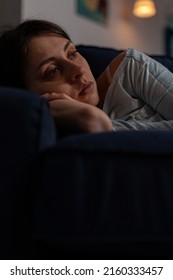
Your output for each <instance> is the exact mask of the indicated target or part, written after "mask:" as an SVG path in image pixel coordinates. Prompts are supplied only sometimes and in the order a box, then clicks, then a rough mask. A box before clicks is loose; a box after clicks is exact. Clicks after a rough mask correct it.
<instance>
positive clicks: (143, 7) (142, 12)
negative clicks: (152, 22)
mask: <svg viewBox="0 0 173 280" xmlns="http://www.w3.org/2000/svg"><path fill="white" fill-rule="evenodd" d="M133 14H134V15H135V16H137V17H141V18H148V17H152V16H154V15H155V14H156V8H155V4H154V2H153V1H152V0H136V1H135V3H134V8H133Z"/></svg>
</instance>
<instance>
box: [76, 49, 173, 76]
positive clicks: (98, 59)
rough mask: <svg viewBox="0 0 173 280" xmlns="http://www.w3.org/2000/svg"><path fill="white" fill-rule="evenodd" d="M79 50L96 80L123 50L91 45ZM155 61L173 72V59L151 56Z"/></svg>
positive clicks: (163, 56)
mask: <svg viewBox="0 0 173 280" xmlns="http://www.w3.org/2000/svg"><path fill="white" fill-rule="evenodd" d="M77 50H78V51H79V52H80V53H81V55H83V56H84V57H85V58H86V60H87V61H88V63H89V65H90V67H91V70H92V72H93V74H94V77H95V78H98V76H99V75H100V74H101V73H102V71H103V70H104V69H105V68H106V66H107V65H108V64H109V63H110V62H111V60H112V59H113V58H114V57H116V56H117V55H118V54H119V53H120V52H121V50H116V49H113V48H106V47H96V46H89V45H78V46H77ZM150 56H151V57H152V58H154V59H155V60H157V61H159V62H160V63H162V64H163V65H164V66H166V67H167V68H168V69H169V70H170V71H171V72H173V58H172V57H169V56H165V55H150Z"/></svg>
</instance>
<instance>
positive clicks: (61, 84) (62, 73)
mask: <svg viewBox="0 0 173 280" xmlns="http://www.w3.org/2000/svg"><path fill="white" fill-rule="evenodd" d="M24 80H25V85H26V88H27V89H28V90H31V91H33V92H36V93H38V94H39V95H40V96H44V97H46V98H47V99H48V100H52V99H53V100H55V99H58V96H60V94H62V93H64V94H66V95H67V96H69V97H71V98H73V99H75V100H78V101H81V102H84V103H88V104H92V105H97V104H98V101H99V97H98V92H97V86H96V82H95V79H94V77H93V75H92V73H91V70H90V67H89V65H88V63H87V62H86V60H85V59H84V58H83V57H82V56H81V55H80V54H79V53H78V52H77V51H76V48H75V46H74V44H73V43H72V42H71V41H69V40H68V39H66V38H63V37H58V36H57V35H56V34H44V35H40V36H37V37H36V36H35V37H33V38H32V39H31V40H30V41H29V44H28V49H27V58H26V64H25V70H24Z"/></svg>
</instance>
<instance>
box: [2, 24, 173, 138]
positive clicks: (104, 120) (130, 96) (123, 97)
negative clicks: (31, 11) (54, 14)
mask: <svg viewBox="0 0 173 280" xmlns="http://www.w3.org/2000/svg"><path fill="white" fill-rule="evenodd" d="M0 63H1V70H0V83H1V85H2V86H12V87H21V88H25V89H27V90H30V91H33V92H35V93H37V94H39V95H40V96H42V97H44V98H46V99H47V100H48V102H49V104H50V108H51V112H52V114H53V116H54V118H55V120H56V123H57V125H58V127H59V128H60V129H63V130H65V131H66V133H74V132H102V131H111V130H114V131H119V130H151V129H160V130H172V129H173V75H172V73H171V72H169V71H168V70H167V69H166V68H165V67H163V66H162V65H161V64H159V63H157V62H156V61H154V60H152V59H151V58H149V57H148V56H146V55H144V54H143V53H141V52H138V51H136V50H133V49H128V50H127V51H126V52H122V53H121V54H120V55H119V56H118V57H116V58H115V59H114V60H113V61H112V62H111V64H110V65H109V66H108V67H107V69H106V70H105V71H104V72H103V73H102V75H101V76H100V77H99V79H98V81H97V84H96V81H95V79H94V77H93V75H92V73H91V70H90V67H89V65H88V63H87V62H86V60H85V59H84V58H83V57H82V56H81V55H80V54H79V53H78V52H77V50H76V48H75V45H74V44H73V42H72V41H71V39H70V37H69V36H68V34H67V33H66V32H65V31H64V30H63V29H62V28H61V27H59V26H57V25H56V24H54V23H51V22H48V21H43V20H28V21H25V22H23V23H22V24H20V25H19V26H17V27H16V28H14V29H9V30H6V31H4V32H3V33H2V35H1V37H0Z"/></svg>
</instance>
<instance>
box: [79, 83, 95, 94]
mask: <svg viewBox="0 0 173 280" xmlns="http://www.w3.org/2000/svg"><path fill="white" fill-rule="evenodd" d="M93 86H94V83H93V82H88V83H86V84H83V85H82V90H81V91H80V92H79V96H85V95H87V94H88V93H90V92H91V91H92V89H93Z"/></svg>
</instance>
